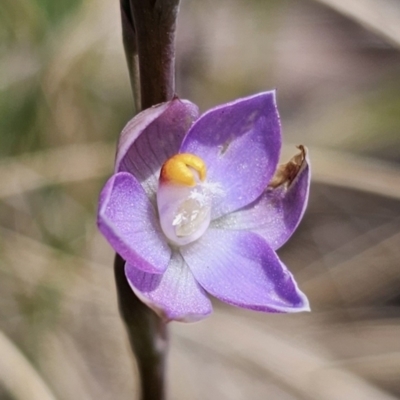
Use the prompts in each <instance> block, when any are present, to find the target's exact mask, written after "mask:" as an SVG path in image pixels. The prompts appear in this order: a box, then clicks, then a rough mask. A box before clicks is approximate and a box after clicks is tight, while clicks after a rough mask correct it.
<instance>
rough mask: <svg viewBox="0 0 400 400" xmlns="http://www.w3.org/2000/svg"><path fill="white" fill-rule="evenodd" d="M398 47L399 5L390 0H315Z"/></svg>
mask: <svg viewBox="0 0 400 400" xmlns="http://www.w3.org/2000/svg"><path fill="white" fill-rule="evenodd" d="M316 1H318V2H319V3H322V4H325V5H327V6H328V7H331V8H333V9H334V10H336V11H338V12H339V13H341V14H344V15H347V16H348V17H350V18H352V19H354V20H355V21H357V22H359V23H360V24H361V25H364V26H365V27H366V28H368V29H370V30H372V31H374V32H375V33H377V34H378V35H380V36H382V37H383V38H385V39H386V40H387V41H389V42H390V43H392V44H393V45H394V46H396V47H400V7H399V3H398V2H397V1H390V0H380V1H376V0H352V1H349V0H316Z"/></svg>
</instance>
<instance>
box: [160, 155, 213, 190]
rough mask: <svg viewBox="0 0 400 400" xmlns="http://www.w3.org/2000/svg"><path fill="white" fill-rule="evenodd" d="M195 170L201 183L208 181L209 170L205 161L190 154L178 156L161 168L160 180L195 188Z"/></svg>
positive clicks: (170, 159)
mask: <svg viewBox="0 0 400 400" xmlns="http://www.w3.org/2000/svg"><path fill="white" fill-rule="evenodd" d="M191 168H192V169H194V170H195V171H196V172H197V173H198V174H199V178H200V180H201V181H204V179H206V173H207V168H206V164H205V163H204V161H203V160H202V159H201V158H200V157H197V156H195V155H194V154H190V153H182V154H176V155H174V156H172V157H171V158H169V159H168V160H167V161H166V162H165V163H164V165H163V166H162V168H161V174H160V180H161V181H164V182H171V183H175V184H178V185H184V186H195V185H196V179H195V176H194V175H193V171H192V170H191Z"/></svg>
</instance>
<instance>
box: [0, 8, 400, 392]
mask: <svg viewBox="0 0 400 400" xmlns="http://www.w3.org/2000/svg"><path fill="white" fill-rule="evenodd" d="M348 3H351V4H348ZM119 19H120V16H119V9H118V1H110V0H108V1H106V0H97V1H94V0H73V1H71V0H58V1H57V2H55V1H51V0H30V1H28V0H3V2H2V5H1V13H0V140H1V145H0V157H1V159H0V176H1V181H0V182H1V183H0V202H1V207H0V222H1V226H0V233H1V241H0V399H1V400H9V399H18V400H25V399H26V400H27V399H30V400H31V399H34V400H35V399H38V400H46V399H60V400H72V399H85V400H86V399H96V400H107V399H110V400H111V399H121V400H123V399H130V398H132V395H133V393H136V394H137V390H138V388H137V382H136V380H135V379H133V378H132V376H134V368H135V367H134V365H133V363H132V361H131V359H130V355H129V350H128V345H127V341H126V337H125V333H124V331H123V328H122V326H121V322H120V319H119V316H118V313H117V306H116V298H115V293H114V284H113V271H112V268H111V264H112V259H113V252H112V251H111V248H110V247H109V246H108V244H107V243H106V242H105V240H104V239H103V238H102V237H101V236H100V235H99V233H98V232H97V229H96V226H95V211H96V201H97V196H98V193H99V190H100V188H101V186H102V184H103V183H104V182H105V180H106V178H107V177H108V176H109V175H110V173H111V171H112V164H113V156H114V149H115V143H116V140H117V137H118V133H119V132H120V130H121V128H122V127H123V126H124V124H125V123H126V121H127V120H128V119H129V118H130V117H131V115H132V110H133V104H132V100H131V94H130V89H129V82H128V73H127V69H126V65H125V60H124V55H123V50H122V40H121V32H120V21H119ZM399 26H400V3H399V1H398V0H380V1H376V0H375V1H374V0H357V1H356V0H354V1H353V2H348V1H347V2H346V1H343V0H321V1H320V2H318V1H311V0H309V1H307V0H301V1H300V0H252V1H249V0H247V1H246V0H219V1H218V2H213V1H211V0H203V1H195V0H182V5H181V13H180V17H179V26H178V38H177V75H178V76H177V85H178V89H177V90H178V93H179V95H180V96H181V97H184V98H185V97H186V98H190V99H191V100H192V101H194V102H196V103H197V104H199V106H200V107H201V109H202V110H206V109H207V108H209V107H211V106H213V105H216V104H219V103H222V102H225V101H229V100H232V99H234V98H237V97H240V96H244V95H248V94H251V93H254V92H258V91H262V90H268V89H271V88H277V89H278V104H279V108H280V111H281V115H282V121H283V130H284V141H285V143H286V144H287V145H286V147H285V148H284V154H285V157H287V154H291V152H292V151H293V150H294V144H299V143H302V144H305V145H308V146H309V147H310V152H311V160H312V162H313V170H314V182H313V186H312V195H311V199H310V206H309V209H308V212H307V214H306V217H305V219H304V221H303V223H302V225H301V227H300V229H299V230H298V232H297V233H296V234H295V235H294V237H293V239H292V240H291V241H290V242H289V243H288V244H287V245H286V246H285V247H284V248H283V249H282V251H281V252H280V254H281V256H282V258H283V259H284V260H285V262H287V264H288V265H289V267H290V268H291V270H292V271H293V272H294V274H295V275H296V277H297V278H298V280H299V282H300V286H301V287H302V288H303V290H304V291H305V292H306V293H307V295H308V296H309V297H310V300H311V305H312V308H313V313H311V314H308V315H287V316H274V315H262V314H257V313H252V312H245V311H241V310H235V309H233V308H230V307H226V306H224V305H221V304H220V303H217V302H216V312H215V314H214V316H212V317H211V318H209V319H208V320H207V321H204V322H202V323H200V324H195V325H182V324H172V325H171V331H172V348H171V355H170V367H171V368H170V372H169V380H170V386H169V392H170V397H169V398H170V399H189V398H190V399H201V400H204V399H230V400H231V399H233V400H236V399H237V400H239V399H249V398H251V399H260V400H261V399H267V398H268V399H282V400H286V399H300V400H303V399H315V400H325V399H329V400H331V399H332V400H334V399H335V400H336V399H337V400H339V399H340V400H342V399H345V400H348V399H352V400H353V399H371V400H377V399H395V398H400V379H399V376H400V339H399V338H400V328H399V326H400V325H399V322H400V310H399V305H400V274H399V259H400V248H399V243H400V234H399V228H400V215H399V204H400V173H399V172H400V167H399V162H400V134H399V133H400V51H399V49H400V31H399V28H398V27H399Z"/></svg>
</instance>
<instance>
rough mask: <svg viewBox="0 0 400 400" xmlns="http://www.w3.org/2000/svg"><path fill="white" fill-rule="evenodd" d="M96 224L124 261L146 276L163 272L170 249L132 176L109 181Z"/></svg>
mask: <svg viewBox="0 0 400 400" xmlns="http://www.w3.org/2000/svg"><path fill="white" fill-rule="evenodd" d="M97 223H98V226H99V229H100V231H101V233H102V234H103V235H104V236H105V237H106V239H107V240H108V241H109V243H110V244H111V246H112V247H113V248H114V250H115V251H116V252H117V253H118V254H120V255H121V257H122V258H123V259H124V260H126V261H127V262H129V263H130V264H133V265H135V267H136V268H138V269H141V270H143V271H146V272H151V273H158V274H160V273H162V272H164V271H165V269H166V268H167V265H168V262H169V259H170V257H171V249H170V248H169V246H168V244H167V242H166V239H165V237H164V235H163V234H162V232H161V228H160V223H159V221H158V219H157V216H156V213H155V210H154V207H153V205H152V204H151V203H150V201H149V199H148V197H147V196H146V193H145V192H144V189H143V187H142V186H141V185H140V183H139V182H138V181H137V180H136V178H135V177H134V176H133V175H131V174H129V173H127V172H119V173H118V174H115V175H113V176H112V177H111V178H110V179H109V180H108V182H107V183H106V185H105V186H104V188H103V190H102V192H101V194H100V200H99V211H98V218H97Z"/></svg>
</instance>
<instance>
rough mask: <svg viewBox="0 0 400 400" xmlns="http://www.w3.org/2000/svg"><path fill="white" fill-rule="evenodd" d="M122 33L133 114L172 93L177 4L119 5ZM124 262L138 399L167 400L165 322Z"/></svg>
mask: <svg viewBox="0 0 400 400" xmlns="http://www.w3.org/2000/svg"><path fill="white" fill-rule="evenodd" d="M120 5H121V19H122V34H123V43H124V49H125V54H126V59H127V64H128V69H129V76H130V80H131V87H132V93H133V98H134V101H135V110H136V112H138V111H140V110H143V109H146V108H148V107H151V106H153V105H155V104H158V103H161V102H164V101H167V100H170V99H171V98H172V97H173V96H174V94H175V47H174V45H175V44H174V42H175V27H176V18H177V14H178V8H179V0H120ZM124 266H125V261H124V260H123V259H122V258H121V256H119V255H118V254H116V257H115V262H114V271H115V281H116V287H117V294H118V303H119V309H120V313H121V316H122V318H123V320H124V323H125V326H126V329H127V332H128V336H129V341H130V344H131V347H132V350H133V352H134V353H135V356H136V360H137V365H138V370H139V377H140V383H141V399H142V400H164V399H165V396H166V394H165V392H166V391H165V374H166V368H165V367H166V365H165V363H166V357H167V351H168V337H167V327H166V324H165V322H164V321H163V320H162V319H161V318H159V317H158V316H157V315H156V314H155V313H154V312H153V311H152V310H150V309H149V308H148V307H147V306H145V305H144V304H143V303H142V302H141V301H140V300H139V299H138V298H137V296H136V295H135V294H134V293H133V291H132V289H131V288H130V286H129V284H128V282H127V279H126V277H125V271H124Z"/></svg>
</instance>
